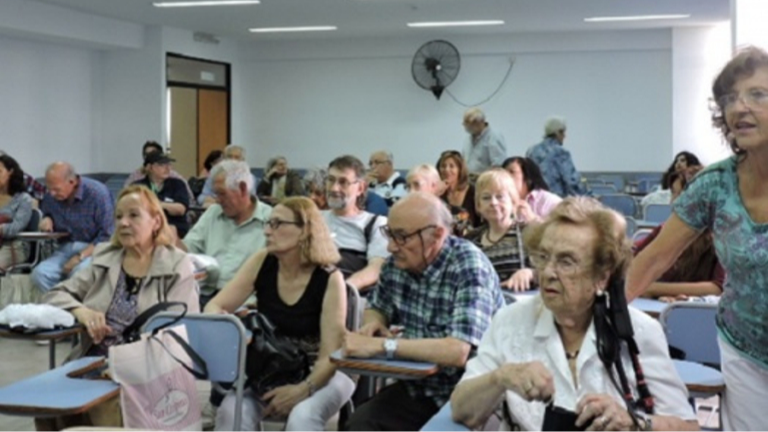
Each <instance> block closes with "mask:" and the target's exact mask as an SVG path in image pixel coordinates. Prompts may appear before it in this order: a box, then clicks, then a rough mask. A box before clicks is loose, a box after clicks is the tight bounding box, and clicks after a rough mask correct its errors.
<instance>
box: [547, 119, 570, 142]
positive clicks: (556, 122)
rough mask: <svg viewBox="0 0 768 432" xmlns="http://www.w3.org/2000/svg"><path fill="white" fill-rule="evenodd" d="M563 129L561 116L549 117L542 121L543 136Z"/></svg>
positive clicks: (563, 123)
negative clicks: (544, 121)
mask: <svg viewBox="0 0 768 432" xmlns="http://www.w3.org/2000/svg"><path fill="white" fill-rule="evenodd" d="M564 130H565V119H564V118H562V117H550V118H548V119H547V122H546V123H544V138H546V137H549V136H552V135H555V134H556V133H558V132H562V131H564Z"/></svg>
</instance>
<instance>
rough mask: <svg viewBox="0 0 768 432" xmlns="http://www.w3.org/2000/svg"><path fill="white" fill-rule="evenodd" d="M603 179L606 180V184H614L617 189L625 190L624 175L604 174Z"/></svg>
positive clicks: (601, 177)
mask: <svg viewBox="0 0 768 432" xmlns="http://www.w3.org/2000/svg"><path fill="white" fill-rule="evenodd" d="M598 178H600V179H601V180H603V181H604V182H605V184H608V185H610V184H612V185H613V186H614V187H615V188H616V190H617V191H623V190H624V177H623V176H621V175H618V174H602V175H601V176H600V177H598Z"/></svg>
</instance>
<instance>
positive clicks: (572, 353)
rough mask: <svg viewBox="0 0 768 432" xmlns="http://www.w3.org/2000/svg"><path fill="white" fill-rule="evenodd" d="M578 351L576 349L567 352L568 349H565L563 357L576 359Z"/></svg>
mask: <svg viewBox="0 0 768 432" xmlns="http://www.w3.org/2000/svg"><path fill="white" fill-rule="evenodd" d="M579 351H580V350H576V351H574V352H568V351H566V352H565V358H567V359H568V360H576V357H578V356H579Z"/></svg>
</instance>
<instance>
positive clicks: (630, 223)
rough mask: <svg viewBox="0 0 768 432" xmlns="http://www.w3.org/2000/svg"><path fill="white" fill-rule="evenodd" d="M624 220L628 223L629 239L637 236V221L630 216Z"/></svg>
mask: <svg viewBox="0 0 768 432" xmlns="http://www.w3.org/2000/svg"><path fill="white" fill-rule="evenodd" d="M624 220H626V221H627V237H632V236H633V235H635V231H637V221H636V220H635V218H633V217H630V216H627V217H626V218H624Z"/></svg>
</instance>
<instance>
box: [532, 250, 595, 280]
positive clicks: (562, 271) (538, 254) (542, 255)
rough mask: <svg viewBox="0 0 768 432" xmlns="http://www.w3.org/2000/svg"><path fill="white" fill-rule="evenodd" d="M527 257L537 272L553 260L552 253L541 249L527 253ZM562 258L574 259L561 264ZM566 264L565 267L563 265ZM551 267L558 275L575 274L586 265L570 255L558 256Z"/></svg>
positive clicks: (585, 267)
mask: <svg viewBox="0 0 768 432" xmlns="http://www.w3.org/2000/svg"><path fill="white" fill-rule="evenodd" d="M528 259H529V260H530V261H531V265H532V266H533V267H534V268H535V269H536V271H537V272H539V273H541V272H542V271H543V270H544V269H546V268H547V266H549V264H550V263H552V262H553V259H552V255H551V254H548V253H546V252H542V251H531V252H529V253H528ZM564 259H570V260H572V261H574V262H573V263H572V264H567V263H566V264H563V263H562V260H564ZM564 266H566V267H564ZM553 267H554V269H555V273H557V274H558V275H560V276H573V275H575V274H578V273H579V270H585V269H587V268H588V267H587V265H586V264H585V263H580V262H577V261H576V260H574V259H573V258H570V257H567V256H565V257H563V256H561V257H559V258H557V257H556V258H555V259H554V263H553Z"/></svg>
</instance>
